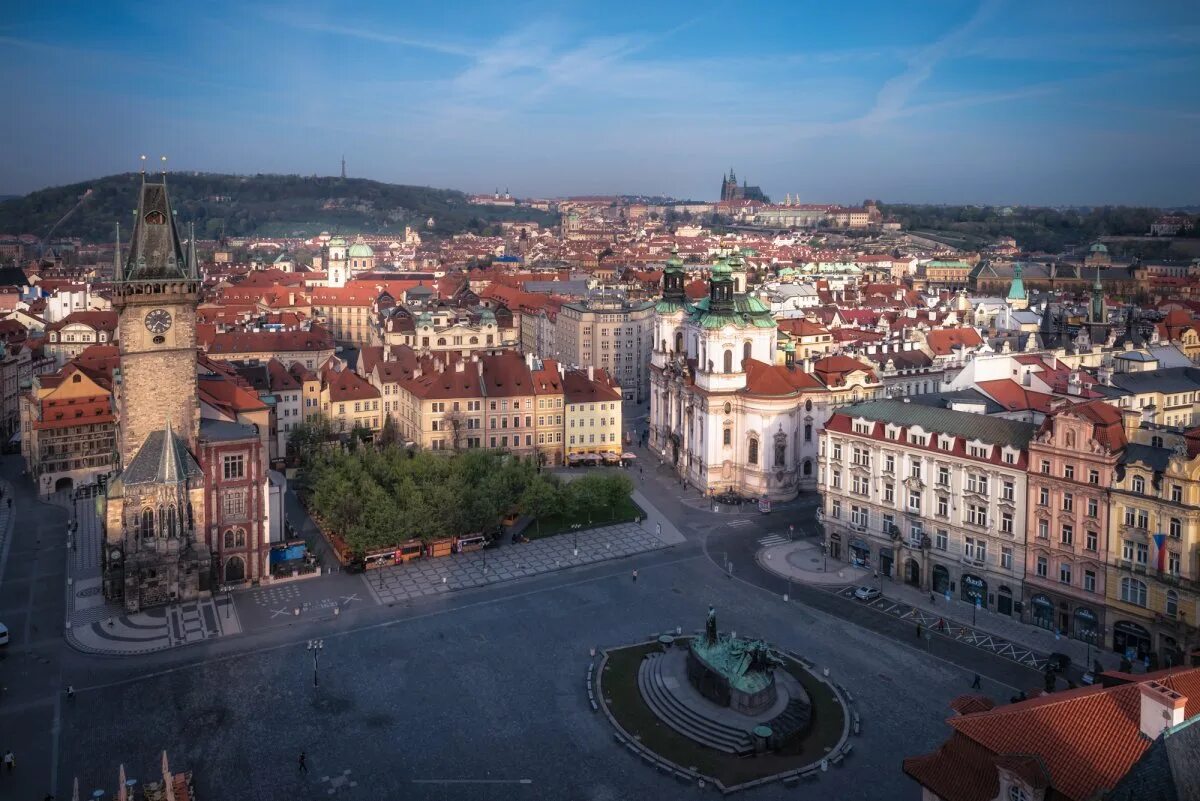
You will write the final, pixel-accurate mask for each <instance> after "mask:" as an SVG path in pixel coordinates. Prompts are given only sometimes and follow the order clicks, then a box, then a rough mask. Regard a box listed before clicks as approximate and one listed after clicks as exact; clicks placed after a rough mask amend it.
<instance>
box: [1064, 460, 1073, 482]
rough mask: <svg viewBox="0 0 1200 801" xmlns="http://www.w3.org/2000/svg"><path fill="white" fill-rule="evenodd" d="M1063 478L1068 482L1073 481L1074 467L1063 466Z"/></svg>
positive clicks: (1071, 465)
mask: <svg viewBox="0 0 1200 801" xmlns="http://www.w3.org/2000/svg"><path fill="white" fill-rule="evenodd" d="M1063 478H1065V479H1067V480H1068V481H1074V480H1075V465H1073V464H1068V465H1063Z"/></svg>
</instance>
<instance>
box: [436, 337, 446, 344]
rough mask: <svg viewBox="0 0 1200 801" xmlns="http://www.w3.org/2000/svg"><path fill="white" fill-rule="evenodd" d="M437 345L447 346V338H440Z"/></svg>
mask: <svg viewBox="0 0 1200 801" xmlns="http://www.w3.org/2000/svg"><path fill="white" fill-rule="evenodd" d="M437 343H438V345H439V346H441V345H445V344H446V338H445V337H438V341H437Z"/></svg>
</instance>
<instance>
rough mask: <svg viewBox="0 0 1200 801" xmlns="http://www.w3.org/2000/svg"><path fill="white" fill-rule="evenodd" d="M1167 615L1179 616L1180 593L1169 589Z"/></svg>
mask: <svg viewBox="0 0 1200 801" xmlns="http://www.w3.org/2000/svg"><path fill="white" fill-rule="evenodd" d="M1166 612H1167V617H1179V593H1177V592H1175V590H1167V607H1166Z"/></svg>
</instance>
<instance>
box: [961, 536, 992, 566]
mask: <svg viewBox="0 0 1200 801" xmlns="http://www.w3.org/2000/svg"><path fill="white" fill-rule="evenodd" d="M963 555H964V556H966V557H967V558H968V559H974V560H975V561H977V562H986V561H987V540H985V539H983V538H980V539H975V538H974V537H967V539H966V544H965V545H963Z"/></svg>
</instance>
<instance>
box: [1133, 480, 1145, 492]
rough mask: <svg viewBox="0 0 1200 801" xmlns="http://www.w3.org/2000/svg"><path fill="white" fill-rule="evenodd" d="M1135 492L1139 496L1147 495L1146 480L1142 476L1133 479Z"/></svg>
mask: <svg viewBox="0 0 1200 801" xmlns="http://www.w3.org/2000/svg"><path fill="white" fill-rule="evenodd" d="M1133 491H1134V492H1136V493H1137V494H1138V495H1145V494H1146V479H1144V478H1142V477H1141V476H1134V477H1133Z"/></svg>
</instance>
